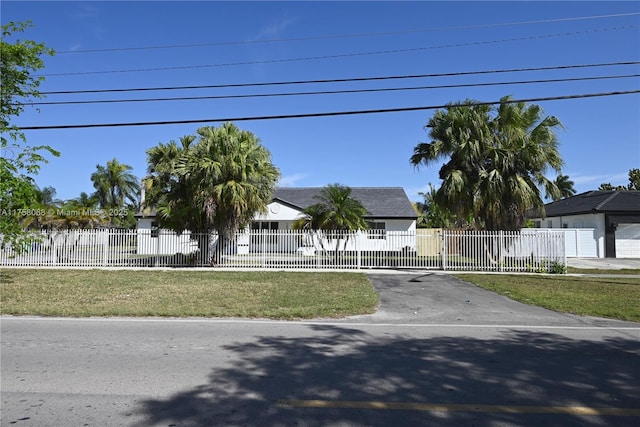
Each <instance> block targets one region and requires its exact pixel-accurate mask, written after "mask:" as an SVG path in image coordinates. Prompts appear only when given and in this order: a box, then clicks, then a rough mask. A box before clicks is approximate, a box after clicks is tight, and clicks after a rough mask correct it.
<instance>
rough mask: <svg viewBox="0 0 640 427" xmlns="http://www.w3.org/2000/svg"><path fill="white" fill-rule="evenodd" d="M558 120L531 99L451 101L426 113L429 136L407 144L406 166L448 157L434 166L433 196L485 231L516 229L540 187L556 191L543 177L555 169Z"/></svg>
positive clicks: (536, 202)
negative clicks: (408, 161)
mask: <svg viewBox="0 0 640 427" xmlns="http://www.w3.org/2000/svg"><path fill="white" fill-rule="evenodd" d="M560 126H561V123H560V121H559V120H558V119H557V118H555V117H553V116H546V117H543V112H542V109H541V108H540V107H539V106H537V105H527V104H525V103H523V102H517V103H513V102H511V99H510V98H509V97H504V98H502V99H501V103H500V105H499V106H498V108H497V109H494V108H493V107H491V106H488V105H479V106H468V105H464V104H453V105H451V106H449V107H447V109H446V110H438V111H436V113H435V114H434V116H433V117H432V118H431V119H430V120H429V123H428V125H427V127H428V128H430V132H429V136H430V138H431V139H432V141H431V142H429V143H420V144H418V145H417V146H416V147H415V149H414V154H413V156H412V157H411V163H412V164H413V165H414V166H416V167H417V166H420V165H430V164H431V163H433V162H436V161H438V160H440V159H446V158H448V159H449V160H448V161H447V162H446V163H445V164H444V165H443V166H442V167H441V168H440V179H442V185H441V186H440V188H439V189H438V191H437V192H436V195H435V201H436V203H437V204H438V205H439V206H441V207H442V208H444V209H446V210H448V211H449V212H451V213H453V214H455V215H457V216H458V217H461V218H468V217H471V218H474V220H475V226H476V227H477V228H481V229H487V230H499V229H503V230H518V229H520V228H521V227H522V225H523V224H524V219H525V213H526V211H527V210H528V209H530V208H533V209H536V208H538V209H539V208H541V207H542V206H543V205H544V203H543V200H542V197H541V194H540V189H541V188H543V189H545V190H546V191H547V192H548V193H549V194H556V193H557V191H558V189H557V187H556V186H555V184H554V182H553V181H551V180H549V179H547V178H546V177H545V176H544V172H545V171H546V170H547V169H549V168H551V169H554V170H556V171H557V172H560V168H561V166H562V159H561V158H560V154H559V151H558V141H557V137H556V135H555V132H554V130H555V128H557V127H560Z"/></svg>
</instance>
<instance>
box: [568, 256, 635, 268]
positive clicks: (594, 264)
mask: <svg viewBox="0 0 640 427" xmlns="http://www.w3.org/2000/svg"><path fill="white" fill-rule="evenodd" d="M567 266H569V267H574V268H595V269H601V270H620V269H639V270H640V258H637V259H633V258H567Z"/></svg>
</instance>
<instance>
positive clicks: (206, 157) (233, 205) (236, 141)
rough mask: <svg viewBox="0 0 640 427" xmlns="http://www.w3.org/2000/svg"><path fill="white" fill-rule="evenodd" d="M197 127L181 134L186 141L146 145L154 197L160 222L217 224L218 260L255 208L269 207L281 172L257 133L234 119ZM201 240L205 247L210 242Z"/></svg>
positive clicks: (193, 226)
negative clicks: (193, 131) (192, 132)
mask: <svg viewBox="0 0 640 427" xmlns="http://www.w3.org/2000/svg"><path fill="white" fill-rule="evenodd" d="M196 133H197V136H194V137H185V138H183V139H181V144H182V146H178V145H177V144H175V143H170V144H168V145H162V144H161V146H159V147H156V148H153V149H151V150H149V151H147V155H148V161H149V172H150V174H151V187H152V191H151V195H152V198H151V200H150V201H151V202H154V201H157V202H159V203H160V205H159V206H158V212H159V213H160V214H161V219H162V222H163V223H164V224H165V225H166V226H167V227H169V228H171V229H174V230H176V231H182V230H190V231H192V232H209V231H211V230H215V231H216V232H217V234H218V243H217V251H216V253H215V255H214V257H213V259H212V262H213V263H218V262H220V261H221V260H222V254H223V253H227V252H229V251H230V250H232V248H233V245H232V243H233V240H234V238H235V235H236V233H237V232H238V230H239V229H240V228H242V227H244V226H246V225H248V224H249V223H250V222H251V220H252V219H253V217H254V216H255V214H256V213H258V212H266V209H267V204H268V203H269V202H270V201H271V198H272V195H273V190H274V187H275V184H276V182H277V180H278V178H279V177H280V172H279V171H278V169H277V168H276V167H275V166H274V165H273V164H272V163H271V154H270V153H269V151H268V150H267V149H266V148H265V147H263V146H262V145H261V144H260V143H259V140H258V138H257V137H256V136H255V135H254V134H253V133H251V132H248V131H243V130H240V129H239V128H238V127H237V126H235V125H234V124H233V123H225V124H224V125H222V126H220V127H219V128H215V127H210V126H207V127H202V128H200V129H198V130H197V132H196ZM196 140H197V142H196ZM194 142H196V143H195V144H194ZM154 186H155V189H153V187H154ZM199 245H200V249H201V252H203V253H206V251H207V250H208V244H207V246H206V247H203V246H202V245H201V242H199Z"/></svg>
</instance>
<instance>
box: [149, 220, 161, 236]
mask: <svg viewBox="0 0 640 427" xmlns="http://www.w3.org/2000/svg"><path fill="white" fill-rule="evenodd" d="M159 234H160V229H159V228H158V222H157V221H151V237H158V235H159Z"/></svg>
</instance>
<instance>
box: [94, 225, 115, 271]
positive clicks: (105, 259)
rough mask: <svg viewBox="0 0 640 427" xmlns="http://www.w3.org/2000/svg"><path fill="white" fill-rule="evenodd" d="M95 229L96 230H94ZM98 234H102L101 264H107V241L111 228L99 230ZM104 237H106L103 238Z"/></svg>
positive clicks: (104, 265)
mask: <svg viewBox="0 0 640 427" xmlns="http://www.w3.org/2000/svg"><path fill="white" fill-rule="evenodd" d="M96 231H97V230H96ZM100 234H102V236H101V238H100V240H102V241H103V242H104V244H103V245H102V266H103V267H106V266H107V257H108V256H109V241H110V240H111V239H110V237H111V229H106V230H100ZM104 234H106V236H104ZM105 237H106V239H104V238H105Z"/></svg>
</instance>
